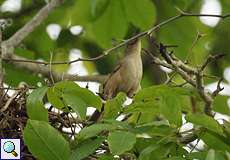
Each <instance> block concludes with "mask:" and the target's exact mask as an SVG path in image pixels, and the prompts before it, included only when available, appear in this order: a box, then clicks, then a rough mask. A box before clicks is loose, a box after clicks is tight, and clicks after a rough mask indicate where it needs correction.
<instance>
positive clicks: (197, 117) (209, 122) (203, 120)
mask: <svg viewBox="0 0 230 160" xmlns="http://www.w3.org/2000/svg"><path fill="white" fill-rule="evenodd" d="M185 119H186V120H187V121H188V122H192V123H194V124H197V125H200V126H202V127H205V128H207V129H209V130H211V131H213V132H215V133H218V134H220V135H222V133H223V130H222V128H221V126H220V124H219V123H218V122H217V121H216V120H214V119H213V118H212V117H209V116H207V115H206V114H199V113H197V114H187V115H186V117H185Z"/></svg>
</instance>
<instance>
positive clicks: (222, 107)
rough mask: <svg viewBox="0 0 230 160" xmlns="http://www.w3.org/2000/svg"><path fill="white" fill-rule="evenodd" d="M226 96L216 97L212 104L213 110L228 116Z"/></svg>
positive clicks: (229, 110)
mask: <svg viewBox="0 0 230 160" xmlns="http://www.w3.org/2000/svg"><path fill="white" fill-rule="evenodd" d="M228 98H229V97H228V96H221V95H218V96H217V97H216V98H215V100H214V102H213V110H214V111H216V112H219V113H222V114H226V115H229V116H230V108H229V107H228V103H227V100H228Z"/></svg>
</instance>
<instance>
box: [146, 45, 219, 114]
mask: <svg viewBox="0 0 230 160" xmlns="http://www.w3.org/2000/svg"><path fill="white" fill-rule="evenodd" d="M158 46H159V52H160V54H161V56H162V57H163V58H164V59H165V61H166V62H167V63H166V62H164V61H163V60H161V59H159V58H158V57H155V56H154V55H152V54H151V53H149V52H148V51H146V50H144V51H145V52H146V53H147V54H148V55H150V57H151V58H152V59H153V62H154V63H156V64H159V65H162V66H165V67H167V68H170V69H172V70H174V71H175V72H176V73H178V74H179V75H180V76H181V77H182V78H183V79H184V80H185V81H186V82H188V83H189V84H191V85H192V86H193V87H194V88H196V89H197V91H198V93H199V94H200V96H201V98H202V99H203V101H204V102H205V109H204V112H205V113H206V114H207V115H209V116H213V114H212V108H211V107H212V103H213V98H214V97H215V96H216V95H217V94H218V93H219V92H220V91H221V90H223V88H221V87H220V83H221V81H222V80H220V81H219V82H218V84H217V89H216V91H215V92H214V93H213V95H210V94H209V93H207V92H205V90H204V84H203V78H204V76H203V70H204V68H205V67H206V66H207V65H208V63H210V62H211V61H213V60H218V59H219V58H221V57H223V54H219V55H215V56H209V57H208V58H207V59H206V61H205V62H204V64H203V65H202V67H201V68H193V67H191V66H188V65H187V64H185V63H184V62H182V61H181V60H180V59H178V58H177V57H176V56H175V55H173V54H172V53H168V51H167V47H166V46H165V45H163V44H160V45H158Z"/></svg>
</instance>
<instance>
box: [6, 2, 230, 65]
mask: <svg viewBox="0 0 230 160" xmlns="http://www.w3.org/2000/svg"><path fill="white" fill-rule="evenodd" d="M61 1H62V0H53V1H51V2H50V5H49V4H47V6H45V7H44V8H43V9H42V10H41V11H39V13H38V14H37V15H36V16H35V17H34V18H33V19H32V20H31V21H30V22H29V23H27V24H26V25H25V26H24V27H23V28H22V29H20V30H19V31H18V32H17V33H15V35H13V36H12V37H11V38H10V39H9V40H7V41H5V43H6V44H10V42H11V43H12V42H13V43H12V46H11V47H15V46H16V45H18V44H19V43H20V42H21V41H22V40H23V39H24V38H25V37H26V36H27V35H28V34H29V33H30V32H31V31H32V30H33V29H34V28H35V27H36V26H38V25H39V24H40V23H41V22H42V20H44V19H45V18H43V19H41V18H40V16H41V15H43V14H44V15H45V16H46V17H47V16H48V13H49V12H50V11H51V10H52V9H53V8H55V7H56V6H58V5H59V4H60V2H61ZM49 6H50V7H49ZM202 16H206V17H219V18H222V19H225V18H227V17H230V13H229V14H225V15H214V14H190V13H185V12H183V11H181V13H180V14H178V15H176V16H174V17H171V18H169V19H167V20H165V21H163V22H161V23H159V24H157V25H155V26H154V27H152V28H150V29H149V30H146V31H144V32H141V33H139V34H137V35H135V36H133V37H131V38H129V39H127V40H125V41H123V42H121V43H120V44H118V45H116V46H114V47H112V48H109V49H107V50H105V51H104V52H103V53H102V54H100V55H99V56H96V57H94V58H78V59H76V60H73V61H70V62H53V63H52V64H54V65H57V64H71V63H76V62H78V61H96V60H99V59H101V58H104V57H105V56H107V55H108V54H110V53H111V52H113V51H114V50H116V49H118V48H120V47H123V46H125V45H126V44H127V43H129V42H130V41H133V40H135V39H137V38H140V37H143V36H145V35H147V34H151V33H152V32H153V31H155V30H156V29H158V28H160V27H162V26H164V25H166V24H168V23H170V22H173V21H175V20H177V19H180V18H182V17H202ZM36 19H38V20H39V21H38V22H39V23H35V24H36V25H34V24H33V23H34V22H37V20H36ZM31 24H32V26H33V27H32V30H29V31H28V29H27V28H28V26H29V25H31ZM29 29H31V28H29ZM24 32H26V33H24ZM21 35H23V36H21ZM17 39H19V40H17ZM5 60H11V61H18V62H24V63H40V64H46V65H48V64H49V62H37V61H33V60H27V61H19V60H17V59H5Z"/></svg>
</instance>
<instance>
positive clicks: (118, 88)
mask: <svg viewBox="0 0 230 160" xmlns="http://www.w3.org/2000/svg"><path fill="white" fill-rule="evenodd" d="M142 74H143V71H142V60H141V40H140V39H135V40H133V41H131V42H129V43H128V44H127V47H126V49H125V57H124V58H122V59H121V60H120V62H119V64H118V65H117V66H116V67H115V69H114V71H113V72H112V73H110V75H109V76H108V78H107V79H106V80H105V83H104V84H103V93H102V98H103V99H105V100H106V99H111V98H113V97H115V96H116V95H117V93H118V92H124V93H126V94H127V96H128V97H133V95H134V94H135V93H136V92H137V91H138V90H139V89H140V88H141V87H140V81H141V79H142Z"/></svg>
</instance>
